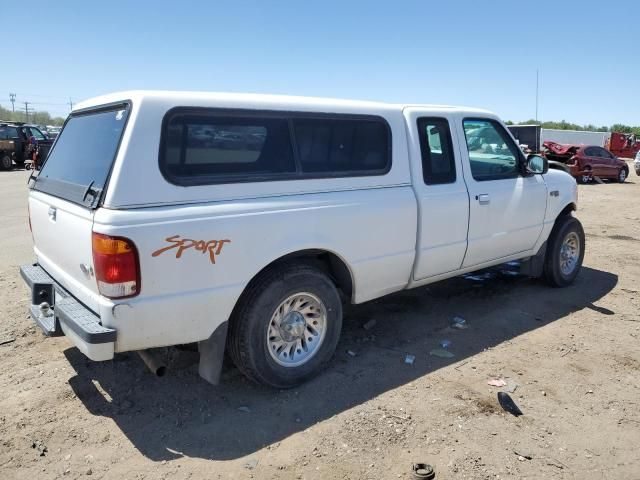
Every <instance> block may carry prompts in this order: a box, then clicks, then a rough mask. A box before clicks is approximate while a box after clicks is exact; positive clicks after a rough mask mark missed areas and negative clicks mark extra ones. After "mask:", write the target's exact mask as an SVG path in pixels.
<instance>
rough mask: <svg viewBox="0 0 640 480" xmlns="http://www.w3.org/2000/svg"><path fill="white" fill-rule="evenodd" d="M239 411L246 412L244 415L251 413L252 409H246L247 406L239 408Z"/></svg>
mask: <svg viewBox="0 0 640 480" xmlns="http://www.w3.org/2000/svg"><path fill="white" fill-rule="evenodd" d="M238 410H240V411H241V412H244V413H251V409H250V408H249V407H245V406H242V407H238Z"/></svg>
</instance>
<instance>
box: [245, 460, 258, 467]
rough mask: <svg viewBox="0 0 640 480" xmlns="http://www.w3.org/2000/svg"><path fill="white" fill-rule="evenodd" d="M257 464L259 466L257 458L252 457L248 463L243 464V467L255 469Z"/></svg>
mask: <svg viewBox="0 0 640 480" xmlns="http://www.w3.org/2000/svg"><path fill="white" fill-rule="evenodd" d="M257 466H258V459H257V458H252V459H251V460H249V461H248V462H247V463H245V464H244V465H243V467H244V468H246V469H247V470H253V469H254V468H256V467H257Z"/></svg>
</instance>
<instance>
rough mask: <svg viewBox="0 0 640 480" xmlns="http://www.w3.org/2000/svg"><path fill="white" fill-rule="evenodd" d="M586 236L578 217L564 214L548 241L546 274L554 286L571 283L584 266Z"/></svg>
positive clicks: (558, 220)
mask: <svg viewBox="0 0 640 480" xmlns="http://www.w3.org/2000/svg"><path fill="white" fill-rule="evenodd" d="M584 246H585V237H584V230H583V228H582V224H581V223H580V221H579V220H578V219H577V218H574V217H572V216H570V215H563V216H561V217H559V218H558V219H557V220H556V224H555V226H554V227H553V230H552V231H551V235H549V240H548V241H547V253H546V257H545V265H544V276H545V279H546V280H547V283H549V284H550V285H552V286H554V287H566V286H568V285H571V284H572V283H573V281H574V280H575V278H576V276H577V275H578V273H579V272H580V268H582V261H583V259H584Z"/></svg>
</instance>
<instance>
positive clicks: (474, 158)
mask: <svg viewBox="0 0 640 480" xmlns="http://www.w3.org/2000/svg"><path fill="white" fill-rule="evenodd" d="M463 126H464V134H465V138H466V141H467V149H468V151H469V162H470V164H471V175H472V176H473V178H474V179H475V180H478V181H484V180H499V179H502V178H513V177H516V176H518V174H519V171H520V170H519V162H520V159H521V153H520V151H519V149H518V147H517V146H516V144H515V143H514V142H513V140H511V138H510V137H509V135H507V133H506V132H505V131H504V128H502V127H501V126H500V125H499V124H498V123H497V122H495V121H493V120H488V119H465V120H464V122H463Z"/></svg>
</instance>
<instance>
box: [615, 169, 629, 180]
mask: <svg viewBox="0 0 640 480" xmlns="http://www.w3.org/2000/svg"><path fill="white" fill-rule="evenodd" d="M628 176H629V171H628V170H627V169H626V168H621V169H620V170H619V171H618V178H617V180H618V183H624V182H626V181H627V177H628Z"/></svg>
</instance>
